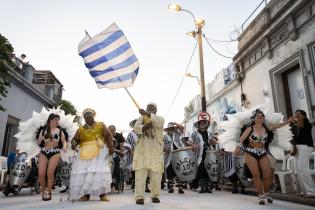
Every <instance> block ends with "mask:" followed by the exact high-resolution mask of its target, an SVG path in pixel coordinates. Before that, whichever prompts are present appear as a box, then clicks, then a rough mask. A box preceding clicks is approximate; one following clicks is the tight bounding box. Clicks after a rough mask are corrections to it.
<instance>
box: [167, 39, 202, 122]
mask: <svg viewBox="0 0 315 210" xmlns="http://www.w3.org/2000/svg"><path fill="white" fill-rule="evenodd" d="M197 44H198V41H196V44H195V47H194V49H193V52H192V54H191V56H190V59H189V62H188V65H187V67H186V70H185V73H184V76H183V78H182V80H181V82H180V84H179V86H178V88H177V91H176V94H175V96H174V98H173V101H172V103H171V105H170V106H169V108H168V111H167V113H166V115H165V118H167V116H168V114H169V112H170V111H171V109H172V107H173V105H174V102H175V100H176V98H177V95H178V93H179V90H180V88H181V87H182V84H183V82H184V79H185V75H186V73H187V71H188V68H189V66H190V63H191V60H192V58H193V56H194V54H195V51H196V47H197Z"/></svg>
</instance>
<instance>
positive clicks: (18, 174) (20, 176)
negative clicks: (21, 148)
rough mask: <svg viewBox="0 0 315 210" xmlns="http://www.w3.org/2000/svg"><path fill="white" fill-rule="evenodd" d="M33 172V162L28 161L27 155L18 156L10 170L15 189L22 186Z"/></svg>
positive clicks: (12, 184) (11, 182)
mask: <svg viewBox="0 0 315 210" xmlns="http://www.w3.org/2000/svg"><path fill="white" fill-rule="evenodd" d="M31 170H32V160H28V159H27V154H26V153H25V152H22V153H20V154H18V156H17V158H16V160H15V162H14V164H12V166H11V169H10V184H11V186H13V187H17V186H22V185H23V184H24V182H25V181H26V179H27V177H28V176H29V174H30V173H31Z"/></svg>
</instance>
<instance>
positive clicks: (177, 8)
mask: <svg viewBox="0 0 315 210" xmlns="http://www.w3.org/2000/svg"><path fill="white" fill-rule="evenodd" d="M168 8H169V9H172V10H175V11H177V12H179V11H184V12H188V13H189V14H191V16H192V17H193V19H194V22H195V26H196V31H192V32H188V33H187V35H190V36H193V37H196V36H197V39H198V47H199V66H200V88H201V111H202V112H206V111H207V107H206V96H205V92H206V91H205V76H204V65H203V49H202V30H201V29H202V27H203V26H204V25H205V21H204V20H203V19H201V18H195V16H194V14H193V13H192V12H190V11H189V10H186V9H183V8H181V6H180V5H179V4H175V3H170V4H169V5H168Z"/></svg>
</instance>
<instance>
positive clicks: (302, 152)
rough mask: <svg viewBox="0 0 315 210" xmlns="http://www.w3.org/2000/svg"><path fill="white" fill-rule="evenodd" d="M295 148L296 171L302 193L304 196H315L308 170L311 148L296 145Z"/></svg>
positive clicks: (314, 184) (314, 187)
mask: <svg viewBox="0 0 315 210" xmlns="http://www.w3.org/2000/svg"><path fill="white" fill-rule="evenodd" d="M296 148H297V154H296V171H297V176H298V181H299V184H300V185H301V188H302V192H303V193H304V194H310V195H315V183H314V181H313V179H312V177H311V174H310V169H309V160H310V155H311V153H312V151H313V148H312V147H308V146H307V145H296Z"/></svg>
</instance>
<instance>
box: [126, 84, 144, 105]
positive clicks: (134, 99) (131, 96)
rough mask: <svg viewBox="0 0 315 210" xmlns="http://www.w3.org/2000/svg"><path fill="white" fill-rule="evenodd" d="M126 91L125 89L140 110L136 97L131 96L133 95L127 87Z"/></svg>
mask: <svg viewBox="0 0 315 210" xmlns="http://www.w3.org/2000/svg"><path fill="white" fill-rule="evenodd" d="M124 89H125V91H126V92H127V94H128V95H129V96H130V98H131V100H132V102H133V103H134V104H135V105H136V107H137V108H138V109H140V106H139V105H138V103H137V102H136V100H135V99H134V97H133V96H132V95H131V93H130V92H129V90H128V89H127V88H126V87H124Z"/></svg>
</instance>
